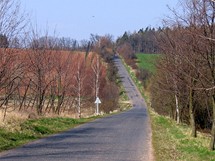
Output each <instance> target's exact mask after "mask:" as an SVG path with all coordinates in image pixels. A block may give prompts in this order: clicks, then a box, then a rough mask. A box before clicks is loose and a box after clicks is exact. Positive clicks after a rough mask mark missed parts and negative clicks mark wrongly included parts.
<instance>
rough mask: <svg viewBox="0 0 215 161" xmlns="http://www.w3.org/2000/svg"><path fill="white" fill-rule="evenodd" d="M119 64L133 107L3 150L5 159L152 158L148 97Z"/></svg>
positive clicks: (90, 160)
mask: <svg viewBox="0 0 215 161" xmlns="http://www.w3.org/2000/svg"><path fill="white" fill-rule="evenodd" d="M115 64H116V66H117V67H118V69H119V75H120V77H121V79H122V82H123V85H124V86H125V89H126V91H127V92H128V96H129V98H130V99H131V101H132V103H133V106H134V107H133V108H132V109H131V110H129V111H127V112H123V113H121V114H117V115H113V116H110V117H106V118H102V119H98V120H96V121H94V122H90V123H87V124H84V125H82V126H79V127H77V128H75V129H73V130H70V131H67V132H65V133H61V134H57V135H53V136H51V137H48V138H44V139H40V140H38V141H35V142H33V143H30V144H27V145H24V146H22V147H20V148H17V149H14V150H10V151H8V152H4V153H1V154H0V160H2V161H3V160H4V161H6V160H7V161H150V160H152V159H153V158H152V150H151V129H150V122H149V117H148V114H147V110H146V105H145V103H144V100H143V99H142V97H141V96H140V94H139V92H138V91H137V88H136V87H135V85H134V83H133V81H132V80H131V79H130V77H129V75H128V73H127V71H126V70H125V68H124V66H123V65H122V63H121V60H120V59H118V58H116V59H115Z"/></svg>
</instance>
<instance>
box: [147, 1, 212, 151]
mask: <svg viewBox="0 0 215 161" xmlns="http://www.w3.org/2000/svg"><path fill="white" fill-rule="evenodd" d="M181 6H182V9H181V10H180V12H176V11H175V10H173V13H174V17H173V18H171V19H167V20H165V23H166V24H167V27H166V28H165V29H163V30H162V31H161V32H160V34H159V36H158V37H157V39H158V43H159V46H160V49H161V50H162V53H163V54H162V57H161V60H160V62H159V63H158V69H157V74H156V76H155V77H154V80H153V83H152V84H153V85H152V91H151V94H152V97H151V98H152V107H153V108H154V109H155V110H156V111H158V112H159V113H163V114H169V115H170V116H171V117H173V118H175V119H176V120H177V122H178V123H179V122H187V123H189V124H190V125H191V127H192V136H193V137H196V136H197V133H196V130H197V128H198V129H211V143H210V149H211V150H214V149H215V22H214V21H215V2H213V1H211V0H199V1H196V0H186V1H181Z"/></svg>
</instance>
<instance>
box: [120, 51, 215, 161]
mask: <svg viewBox="0 0 215 161" xmlns="http://www.w3.org/2000/svg"><path fill="white" fill-rule="evenodd" d="M138 55H141V56H140V57H141V58H139V57H138ZM138 55H137V57H138V61H139V63H141V61H145V62H148V63H149V62H150V61H148V60H144V59H143V57H148V56H152V57H154V56H153V55H151V54H146V55H147V56H146V55H145V54H138ZM143 55H144V56H143ZM149 59H154V58H149ZM123 64H124V65H125V67H126V69H127V70H128V72H129V74H130V75H131V77H132V79H133V80H134V82H135V83H136V85H137V87H138V89H139V90H140V92H141V94H142V95H143V97H144V98H145V101H146V102H148V100H149V99H148V98H149V97H148V95H149V93H148V92H147V91H143V86H142V85H141V84H137V82H138V80H137V78H136V77H135V75H134V73H132V70H131V68H130V67H129V66H128V65H127V64H126V63H125V62H124V61H123ZM144 66H145V65H143V64H142V65H141V67H143V68H145V67H144ZM146 66H150V65H146ZM150 68H151V67H150ZM151 70H152V71H153V70H154V69H151ZM147 104H149V103H147ZM148 107H149V108H148V109H149V110H148V111H149V113H150V118H151V127H152V144H153V149H154V155H155V160H156V161H215V151H210V150H208V145H209V142H210V137H209V135H208V134H204V133H200V132H198V137H197V138H193V137H191V136H190V134H191V129H190V127H189V126H188V125H185V124H180V125H178V124H176V122H175V121H174V120H172V119H170V118H168V117H165V116H161V115H158V114H157V113H155V112H154V111H153V110H152V109H151V108H150V106H149V105H148Z"/></svg>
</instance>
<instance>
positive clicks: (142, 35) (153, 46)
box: [116, 27, 162, 54]
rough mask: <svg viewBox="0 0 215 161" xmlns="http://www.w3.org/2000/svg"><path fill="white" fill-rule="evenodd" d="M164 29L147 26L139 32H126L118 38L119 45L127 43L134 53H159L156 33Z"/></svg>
mask: <svg viewBox="0 0 215 161" xmlns="http://www.w3.org/2000/svg"><path fill="white" fill-rule="evenodd" d="M161 30H162V29H161V28H160V27H159V28H158V29H155V28H151V27H146V28H145V29H140V30H139V31H138V32H133V33H130V32H125V33H124V34H123V35H122V36H121V37H119V38H118V39H117V40H116V44H117V46H123V45H127V46H129V48H131V49H132V50H133V52H134V53H150V54H153V53H159V52H160V50H159V46H158V43H157V41H156V35H158V34H159V32H160V31H161Z"/></svg>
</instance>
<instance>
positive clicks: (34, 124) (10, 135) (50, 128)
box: [0, 117, 98, 152]
mask: <svg viewBox="0 0 215 161" xmlns="http://www.w3.org/2000/svg"><path fill="white" fill-rule="evenodd" d="M96 118H98V117H91V118H81V119H72V118H61V117H57V118H41V119H37V120H27V121H24V122H23V123H21V124H20V125H19V128H16V130H13V131H11V130H6V129H5V128H0V152H1V151H4V150H9V149H12V148H15V147H17V146H20V145H23V144H25V143H27V142H30V141H33V140H36V139H40V138H42V137H45V136H48V135H51V134H55V133H59V132H63V131H66V130H68V129H71V128H74V127H76V126H78V125H80V124H83V123H86V122H89V121H93V120H94V119H96Z"/></svg>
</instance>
